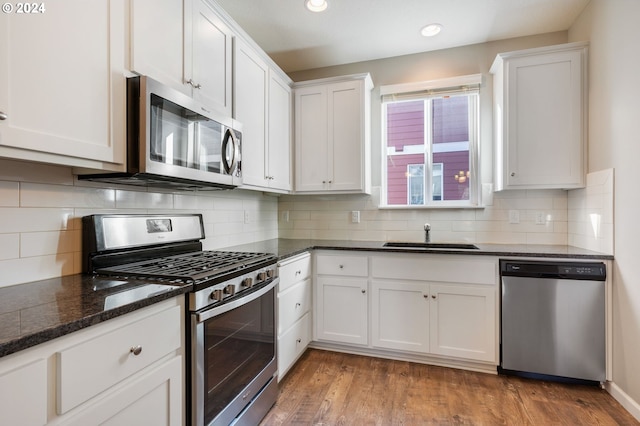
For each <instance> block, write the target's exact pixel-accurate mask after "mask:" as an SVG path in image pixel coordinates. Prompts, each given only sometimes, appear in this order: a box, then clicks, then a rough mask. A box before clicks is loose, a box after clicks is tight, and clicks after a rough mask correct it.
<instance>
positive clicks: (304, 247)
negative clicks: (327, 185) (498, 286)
mask: <svg viewBox="0 0 640 426" xmlns="http://www.w3.org/2000/svg"><path fill="white" fill-rule="evenodd" d="M384 243H385V242H383V241H351V240H348V241H347V240H345V241H336V240H295V239H283V238H276V239H272V240H265V241H260V242H256V243H249V244H243V245H238V246H233V247H227V248H224V249H223V250H238V251H262V252H270V253H274V254H275V255H276V256H278V260H280V261H284V260H286V259H288V258H291V257H294V256H297V255H299V254H302V253H305V252H310V251H312V250H336V251H362V252H380V253H417V254H456V255H473V256H496V257H531V258H557V259H580V260H589V259H590V260H613V259H614V256H613V255H610V254H606V253H600V252H595V251H591V250H587V249H582V248H579V247H573V246H564V245H563V246H553V245H534V244H531V245H522V244H480V243H478V244H476V246H478V247H479V249H478V250H452V249H422V248H405V247H402V248H396V247H383V244H384Z"/></svg>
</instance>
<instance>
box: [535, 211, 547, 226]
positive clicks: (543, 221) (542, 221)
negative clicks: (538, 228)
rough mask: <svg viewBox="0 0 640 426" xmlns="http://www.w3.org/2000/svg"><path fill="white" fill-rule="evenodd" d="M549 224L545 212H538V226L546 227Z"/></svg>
mask: <svg viewBox="0 0 640 426" xmlns="http://www.w3.org/2000/svg"><path fill="white" fill-rule="evenodd" d="M546 223H547V219H546V218H545V215H544V212H536V225H544V224H546Z"/></svg>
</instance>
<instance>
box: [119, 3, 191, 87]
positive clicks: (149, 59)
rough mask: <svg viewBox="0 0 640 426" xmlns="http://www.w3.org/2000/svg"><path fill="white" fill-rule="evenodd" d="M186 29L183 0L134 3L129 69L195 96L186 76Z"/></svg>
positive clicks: (132, 5) (132, 4) (132, 6)
mask: <svg viewBox="0 0 640 426" xmlns="http://www.w3.org/2000/svg"><path fill="white" fill-rule="evenodd" d="M184 25H185V19H184V5H183V0H165V1H162V2H158V1H157V0H132V1H131V42H130V43H131V49H130V54H131V56H130V64H129V67H130V69H131V71H134V72H136V73H138V74H140V75H146V76H149V77H151V78H153V79H154V80H157V81H159V82H161V83H163V84H166V85H167V86H171V87H172V88H174V89H176V90H179V91H181V92H183V93H185V94H187V95H191V90H192V88H191V86H190V85H188V84H186V80H185V79H184V76H183V59H184V38H183V36H184V34H185V30H184ZM159 29H162V30H161V31H159Z"/></svg>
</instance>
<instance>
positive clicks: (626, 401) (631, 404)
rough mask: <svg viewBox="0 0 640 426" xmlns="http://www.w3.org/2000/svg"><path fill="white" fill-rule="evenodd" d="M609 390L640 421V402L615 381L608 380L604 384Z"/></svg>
mask: <svg viewBox="0 0 640 426" xmlns="http://www.w3.org/2000/svg"><path fill="white" fill-rule="evenodd" d="M604 387H605V389H606V390H607V392H609V393H610V394H611V396H613V398H614V399H615V400H616V401H618V402H619V403H620V405H622V406H623V407H624V409H625V410H627V411H628V412H629V413H631V415H632V416H633V417H635V418H636V420H638V421H640V404H638V403H637V402H636V401H634V400H633V398H631V397H630V396H629V395H627V393H626V392H624V391H623V390H622V389H620V387H619V386H618V385H616V384H615V383H613V382H607V383H605V385H604Z"/></svg>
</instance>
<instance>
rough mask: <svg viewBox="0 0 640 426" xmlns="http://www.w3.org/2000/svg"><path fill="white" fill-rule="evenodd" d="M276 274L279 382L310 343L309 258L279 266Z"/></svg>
mask: <svg viewBox="0 0 640 426" xmlns="http://www.w3.org/2000/svg"><path fill="white" fill-rule="evenodd" d="M278 274H279V276H280V284H279V287H278V380H282V378H283V377H284V375H285V374H286V373H287V372H288V371H289V369H290V368H291V366H292V365H293V364H294V363H295V362H296V360H297V359H298V358H299V357H300V355H302V353H303V352H304V351H305V349H307V346H308V345H309V342H310V341H311V293H312V290H311V255H310V254H309V253H304V254H301V255H299V256H295V257H293V258H291V259H287V260H285V261H283V262H281V263H280V264H279V265H278Z"/></svg>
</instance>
